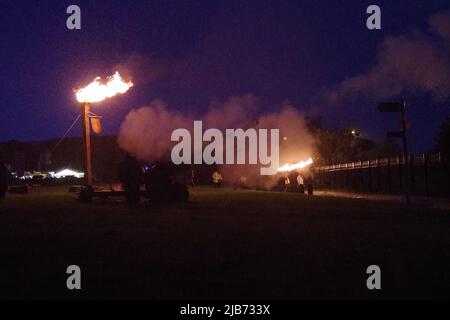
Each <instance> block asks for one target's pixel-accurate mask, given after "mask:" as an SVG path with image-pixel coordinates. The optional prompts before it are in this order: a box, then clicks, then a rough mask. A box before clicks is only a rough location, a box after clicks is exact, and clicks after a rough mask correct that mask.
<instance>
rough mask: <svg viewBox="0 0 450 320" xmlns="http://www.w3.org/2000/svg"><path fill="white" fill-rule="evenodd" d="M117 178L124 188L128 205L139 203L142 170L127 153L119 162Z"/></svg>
mask: <svg viewBox="0 0 450 320" xmlns="http://www.w3.org/2000/svg"><path fill="white" fill-rule="evenodd" d="M119 178H120V180H121V182H122V184H123V188H124V190H125V197H126V199H127V202H128V204H129V205H130V207H136V206H138V205H139V200H140V187H141V182H142V180H143V171H142V167H141V166H140V164H139V162H138V161H137V160H136V158H135V157H133V156H132V155H130V154H129V153H127V154H125V158H124V160H123V161H122V162H121V163H120V164H119Z"/></svg>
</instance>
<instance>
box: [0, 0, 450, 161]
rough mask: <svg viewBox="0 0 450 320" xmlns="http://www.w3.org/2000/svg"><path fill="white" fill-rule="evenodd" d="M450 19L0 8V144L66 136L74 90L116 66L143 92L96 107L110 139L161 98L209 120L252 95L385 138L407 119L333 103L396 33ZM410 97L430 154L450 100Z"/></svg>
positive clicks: (366, 104)
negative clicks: (222, 106)
mask: <svg viewBox="0 0 450 320" xmlns="http://www.w3.org/2000/svg"><path fill="white" fill-rule="evenodd" d="M70 4H77V5H79V6H80V8H81V24H82V29H81V30H74V31H69V30H68V29H67V28H66V19H67V17H68V15H67V14H66V8H67V6H68V5H70ZM370 4H377V5H379V6H380V7H381V10H382V30H379V31H370V30H368V29H367V28H366V18H367V14H366V13H365V11H366V8H367V6H368V5H370ZM449 10H450V1H448V0H430V1H420V2H419V1H410V0H405V1H403V0H396V1H350V0H348V1H336V0H334V1H331V0H330V1H328V0H327V1H317V0H315V1H313V0H308V1H306V0H305V1H302V0H295V1H287V0H284V1H263V0H259V1H243V0H239V1H233V0H227V1H213V0H208V1H167V0H166V1H156V0H152V1H131V0H128V1H113V0H109V1H98V0H96V1H80V0H76V1H23V2H21V1H5V0H2V1H1V4H0V23H1V29H0V33H1V39H2V43H3V45H2V50H1V51H0V67H1V68H0V69H1V75H0V88H1V95H0V105H1V108H2V116H1V117H0V141H5V140H10V139H17V140H26V141H30V140H41V139H47V138H59V137H60V136H62V135H63V133H64V132H65V130H66V129H67V128H68V127H69V125H70V124H71V123H72V121H73V120H74V118H75V117H76V116H77V114H78V112H79V106H78V105H77V102H76V100H75V98H74V96H73V94H72V91H71V90H72V88H74V87H76V86H84V85H86V84H87V83H89V82H91V81H92V80H93V79H94V78H95V76H102V77H104V76H107V75H109V74H112V73H113V72H114V71H115V70H116V69H120V70H123V72H124V74H125V75H129V76H131V77H132V78H133V81H134V82H135V86H134V87H133V88H132V89H131V90H130V91H129V92H128V93H127V94H125V95H123V96H120V97H115V98H113V99H109V100H105V101H104V102H102V103H99V104H97V105H95V106H94V107H93V111H94V112H96V113H98V114H101V115H103V116H104V128H105V134H116V133H117V132H118V128H119V126H120V123H121V121H122V120H123V118H124V117H125V115H126V114H127V113H128V111H130V110H131V109H133V108H138V107H141V106H144V105H148V104H150V103H151V102H152V101H153V100H155V99H161V100H164V101H165V102H166V103H167V104H168V106H169V108H170V109H174V110H180V111H183V112H188V113H194V114H202V112H204V111H205V110H206V109H207V108H208V106H209V105H210V103H211V102H214V101H225V100H226V99H227V98H228V97H230V96H239V95H244V94H253V95H254V96H255V97H257V98H258V99H259V101H260V104H261V105H262V107H263V109H266V110H269V109H270V110H275V109H276V108H277V107H279V106H280V104H281V103H283V102H285V101H289V102H290V103H292V104H293V105H295V106H296V107H297V108H299V109H301V110H303V111H304V112H305V114H307V115H311V116H319V115H320V116H322V118H323V124H324V125H325V126H327V127H337V126H351V127H355V128H357V129H358V130H360V131H361V132H362V134H363V136H364V137H368V138H373V139H378V140H380V139H382V138H383V137H384V135H385V132H386V131H387V130H391V129H397V126H398V121H397V120H398V119H397V118H396V116H395V115H392V114H380V113H379V112H378V111H377V109H376V105H377V103H378V102H380V99H379V98H378V97H376V96H371V95H370V94H368V95H364V96H361V97H359V98H357V99H355V98H352V99H348V100H347V101H345V102H339V103H334V104H332V103H330V102H329V100H328V99H327V96H328V94H329V93H330V92H331V91H333V88H335V87H336V86H338V85H339V84H340V83H341V82H342V81H344V80H345V79H348V78H351V77H353V76H356V75H359V74H364V73H366V72H367V71H368V70H369V69H370V68H371V66H372V65H374V63H376V57H377V52H378V50H379V49H377V48H379V46H380V44H381V43H382V41H383V40H384V39H385V38H386V37H387V36H398V35H403V34H408V33H411V32H423V33H427V32H428V29H429V27H428V18H429V17H430V16H431V15H432V14H435V13H439V12H446V11H449ZM430 37H431V38H432V37H433V36H430ZM399 97H400V96H395V97H392V99H388V100H395V99H398V98H399ZM401 97H405V98H406V99H407V101H408V103H409V106H410V107H409V108H408V118H409V121H410V122H411V129H410V130H409V136H410V137H411V149H412V151H413V152H422V151H425V150H427V149H429V148H431V147H432V146H433V140H434V137H435V135H436V132H437V128H438V126H439V124H440V123H442V121H443V120H444V119H445V118H446V117H447V116H448V115H449V113H450V112H449V110H450V109H449V102H450V101H449V99H448V98H445V99H440V100H436V99H433V97H432V96H431V94H430V93H429V92H423V91H420V92H413V91H411V90H410V91H407V92H404V93H402V95H401ZM71 135H74V136H77V135H79V129H78V127H77V128H75V129H74V131H73V132H72V133H71Z"/></svg>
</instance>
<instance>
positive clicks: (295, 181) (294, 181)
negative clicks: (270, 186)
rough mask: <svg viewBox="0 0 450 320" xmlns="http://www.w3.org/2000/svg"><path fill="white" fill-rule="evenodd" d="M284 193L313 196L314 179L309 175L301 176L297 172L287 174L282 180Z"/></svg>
mask: <svg viewBox="0 0 450 320" xmlns="http://www.w3.org/2000/svg"><path fill="white" fill-rule="evenodd" d="M282 191H284V192H300V193H305V191H306V192H307V193H308V194H309V195H312V194H313V182H312V177H311V176H310V175H308V174H301V173H299V172H297V171H291V172H289V173H286V174H285V175H284V176H283V179H282Z"/></svg>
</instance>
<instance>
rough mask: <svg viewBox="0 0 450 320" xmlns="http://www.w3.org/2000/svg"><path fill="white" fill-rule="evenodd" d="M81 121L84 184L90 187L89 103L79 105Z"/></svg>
mask: <svg viewBox="0 0 450 320" xmlns="http://www.w3.org/2000/svg"><path fill="white" fill-rule="evenodd" d="M81 119H82V126H83V128H82V129H83V148H84V182H85V184H86V185H87V186H92V159H91V133H90V123H89V103H87V102H84V103H82V104H81Z"/></svg>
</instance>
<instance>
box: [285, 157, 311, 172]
mask: <svg viewBox="0 0 450 320" xmlns="http://www.w3.org/2000/svg"><path fill="white" fill-rule="evenodd" d="M312 163H313V160H312V159H311V158H309V159H308V160H305V161H300V162H297V163H293V164H290V163H286V164H285V165H284V166H281V167H279V168H278V171H279V172H289V171H292V170H296V169H302V168H305V167H307V166H310V165H311V164H312Z"/></svg>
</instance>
